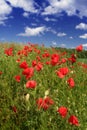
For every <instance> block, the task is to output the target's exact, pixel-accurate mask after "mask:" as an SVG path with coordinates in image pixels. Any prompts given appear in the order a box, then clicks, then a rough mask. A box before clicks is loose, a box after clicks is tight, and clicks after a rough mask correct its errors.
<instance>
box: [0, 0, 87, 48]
mask: <svg viewBox="0 0 87 130" xmlns="http://www.w3.org/2000/svg"><path fill="white" fill-rule="evenodd" d="M0 41H1V42H5V41H6V42H18V43H19V42H22V43H27V42H31V43H38V44H42V43H43V44H45V45H46V46H60V47H69V48H73V47H76V46H78V45H79V44H83V46H84V47H87V0H0Z"/></svg>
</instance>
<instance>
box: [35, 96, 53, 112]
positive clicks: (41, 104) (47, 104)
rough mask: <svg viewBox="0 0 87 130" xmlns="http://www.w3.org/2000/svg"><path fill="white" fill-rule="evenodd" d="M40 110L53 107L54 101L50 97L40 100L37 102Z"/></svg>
mask: <svg viewBox="0 0 87 130" xmlns="http://www.w3.org/2000/svg"><path fill="white" fill-rule="evenodd" d="M36 103H37V105H38V108H39V109H40V108H43V109H44V110H47V109H48V108H49V107H50V106H51V105H53V104H54V101H53V100H52V99H51V98H50V97H46V98H44V99H43V98H39V99H38V100H37V101H36Z"/></svg>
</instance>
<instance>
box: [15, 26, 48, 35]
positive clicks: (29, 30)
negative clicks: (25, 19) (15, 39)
mask: <svg viewBox="0 0 87 130" xmlns="http://www.w3.org/2000/svg"><path fill="white" fill-rule="evenodd" d="M44 31H46V28H45V26H42V27H36V28H30V27H26V28H25V32H24V33H20V34H18V36H26V37H29V36H37V35H40V34H42V33H44Z"/></svg>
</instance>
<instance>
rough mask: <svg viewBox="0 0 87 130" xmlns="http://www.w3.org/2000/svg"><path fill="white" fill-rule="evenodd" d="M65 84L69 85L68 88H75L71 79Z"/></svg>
mask: <svg viewBox="0 0 87 130" xmlns="http://www.w3.org/2000/svg"><path fill="white" fill-rule="evenodd" d="M67 83H68V84H69V86H70V87H71V88H73V87H74V86H75V82H74V79H73V78H69V79H68V80H67Z"/></svg>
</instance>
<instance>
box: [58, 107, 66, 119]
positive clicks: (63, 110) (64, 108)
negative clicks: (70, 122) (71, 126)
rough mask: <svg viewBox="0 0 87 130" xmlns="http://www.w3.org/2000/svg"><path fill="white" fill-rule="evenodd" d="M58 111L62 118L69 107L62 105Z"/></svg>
mask: <svg viewBox="0 0 87 130" xmlns="http://www.w3.org/2000/svg"><path fill="white" fill-rule="evenodd" d="M57 112H59V114H60V115H61V116H62V118H65V117H66V115H67V112H68V109H67V108H66V107H64V106H62V107H60V108H59V109H58V110H57Z"/></svg>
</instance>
